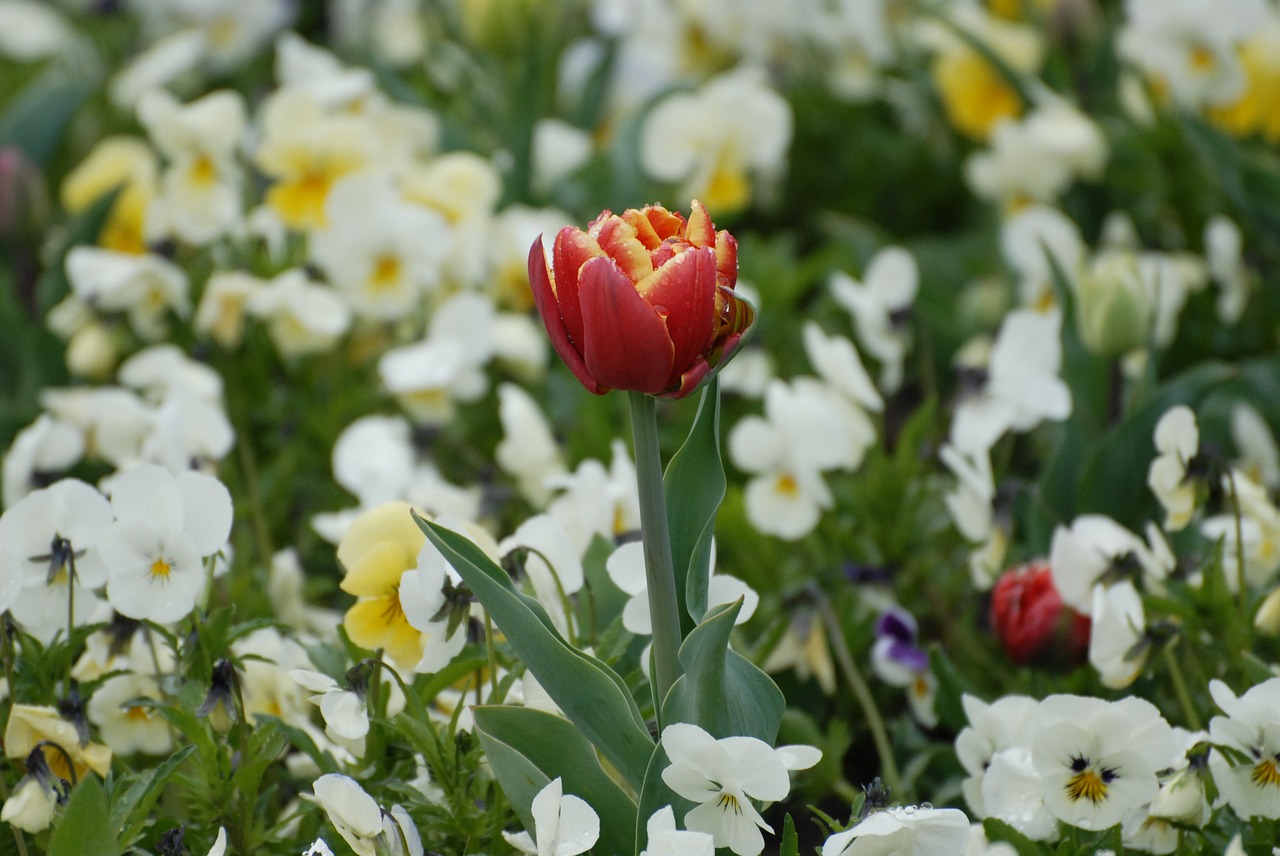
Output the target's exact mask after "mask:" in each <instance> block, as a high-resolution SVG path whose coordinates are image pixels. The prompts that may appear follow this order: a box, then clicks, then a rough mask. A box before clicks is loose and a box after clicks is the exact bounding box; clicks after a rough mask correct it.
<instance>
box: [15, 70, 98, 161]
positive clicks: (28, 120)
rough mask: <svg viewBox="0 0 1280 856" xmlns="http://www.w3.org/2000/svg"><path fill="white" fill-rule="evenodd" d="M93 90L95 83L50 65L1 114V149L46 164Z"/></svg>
mask: <svg viewBox="0 0 1280 856" xmlns="http://www.w3.org/2000/svg"><path fill="white" fill-rule="evenodd" d="M93 91H94V83H93V81H91V80H89V79H88V78H87V77H84V76H75V75H72V74H69V73H68V72H67V71H66V69H64V68H60V67H57V66H51V67H50V68H49V69H48V70H47V71H46V72H44V73H43V74H41V75H40V76H39V77H37V78H36V79H35V80H32V81H31V82H30V83H29V84H27V86H26V88H24V89H23V90H22V92H20V93H19V94H18V95H17V97H15V98H13V99H12V100H11V101H9V103H8V104H7V105H6V106H5V110H4V112H3V113H0V147H3V146H10V145H12V146H17V147H18V148H20V149H22V151H23V152H24V153H25V154H26V156H27V157H29V158H31V160H32V161H34V162H35V163H37V164H39V165H40V166H46V165H48V163H49V161H50V160H51V159H52V158H53V155H54V153H55V152H56V151H57V149H58V146H59V145H61V143H62V138H63V135H64V133H65V132H66V129H67V126H68V125H69V124H70V123H71V120H72V119H73V118H74V117H75V114H76V113H77V112H79V110H80V108H81V106H83V105H84V103H85V102H86V101H87V100H88V99H89V96H91V95H92V94H93Z"/></svg>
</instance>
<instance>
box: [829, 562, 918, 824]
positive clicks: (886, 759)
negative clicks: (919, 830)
mask: <svg viewBox="0 0 1280 856" xmlns="http://www.w3.org/2000/svg"><path fill="white" fill-rule="evenodd" d="M810 591H811V593H812V595H813V599H814V602H815V603H816V604H817V606H818V611H819V612H820V613H822V623H823V624H825V625H826V628H827V638H828V639H829V640H830V642H831V647H832V650H833V651H834V652H835V655H836V664H837V665H839V667H840V671H841V672H843V673H844V679H845V680H846V681H848V682H849V686H850V687H851V688H852V689H853V696H854V698H856V699H857V700H858V706H859V707H861V708H862V715H863V716H865V717H866V718H867V726H868V727H869V728H870V729H871V739H872V741H873V742H874V743H875V744H876V753H877V754H878V755H879V756H880V772H881V774H882V775H883V776H884V781H885V784H886V785H888V786H889V792H890V793H891V794H894V795H896V797H897V798H898V799H902V798H903V796H904V789H903V786H902V774H901V773H899V772H898V762H897V761H895V760H894V758H893V746H892V744H890V742H889V730H888V729H887V728H885V724H884V717H883V716H881V715H880V708H879V707H878V706H877V705H876V700H875V696H873V695H872V694H871V687H869V686H868V685H867V682H866V680H865V679H864V678H863V677H862V672H861V671H859V670H858V664H857V663H856V662H855V661H854V659H853V654H852V653H851V652H850V651H849V643H848V642H847V641H845V638H844V629H843V628H842V627H841V626H840V619H839V618H837V617H836V613H835V610H833V609H832V608H831V604H830V602H829V601H828V600H827V596H826V595H825V594H823V593H822V592H821V591H820V590H818V588H817V587H816V586H814V587H811V589H810Z"/></svg>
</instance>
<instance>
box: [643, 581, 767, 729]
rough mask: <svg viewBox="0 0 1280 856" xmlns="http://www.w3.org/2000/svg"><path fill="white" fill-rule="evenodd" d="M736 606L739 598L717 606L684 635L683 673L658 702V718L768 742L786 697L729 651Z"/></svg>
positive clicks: (763, 676) (750, 664)
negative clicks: (659, 706)
mask: <svg viewBox="0 0 1280 856" xmlns="http://www.w3.org/2000/svg"><path fill="white" fill-rule="evenodd" d="M741 608H742V599H741V598H739V599H738V600H737V601H735V602H734V603H731V604H728V605H726V606H723V607H719V608H717V609H716V610H715V611H713V612H712V613H710V614H709V615H708V616H707V617H706V618H705V619H704V620H703V622H702V623H701V624H699V625H698V626H697V627H695V628H694V629H693V632H691V633H690V634H689V635H688V637H687V638H686V639H685V640H684V644H683V645H681V646H680V664H681V665H682V666H683V667H684V674H683V675H681V676H680V677H679V678H678V679H677V680H676V682H675V684H673V685H672V687H671V692H670V693H669V694H668V695H667V698H666V701H665V702H664V703H663V705H662V721H663V722H667V723H670V722H689V723H692V724H694V725H697V726H700V727H702V728H704V729H706V731H707V732H708V733H710V734H711V735H712V736H714V737H717V738H720V737H731V736H734V735H741V736H746V737H756V738H759V739H760V740H763V741H764V742H766V743H768V744H769V745H770V746H772V745H773V741H774V739H775V738H776V737H777V736H778V725H779V724H780V723H781V722H782V713H783V711H784V710H785V709H786V701H785V699H784V698H783V696H782V691H781V690H779V689H778V685H777V684H775V683H774V682H773V679H772V678H770V677H769V676H768V675H766V674H765V673H764V672H762V671H761V670H760V668H759V667H758V666H756V665H755V664H754V663H752V662H751V661H750V660H747V659H746V658H744V657H742V656H740V655H739V654H736V653H734V652H733V651H731V650H729V634H730V633H731V632H732V631H733V623H734V620H735V619H736V618H737V617H738V611H739V610H740V609H741Z"/></svg>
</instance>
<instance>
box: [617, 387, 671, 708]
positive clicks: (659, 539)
mask: <svg viewBox="0 0 1280 856" xmlns="http://www.w3.org/2000/svg"><path fill="white" fill-rule="evenodd" d="M628 395H629V396H630V400H631V434H632V439H633V440H634V442H635V456H636V481H637V482H638V484H639V487H640V530H641V534H642V535H643V537H644V570H645V579H646V580H647V581H648V586H649V618H650V620H651V621H652V622H653V672H652V675H651V683H652V685H653V707H654V713H655V716H656V717H657V719H658V727H659V728H661V727H662V724H663V723H662V702H663V700H664V699H666V697H667V693H668V692H669V691H670V690H671V685H672V684H674V683H675V682H676V678H678V677H680V658H679V652H680V605H679V603H678V601H677V600H676V574H675V564H674V562H673V561H672V559H671V532H670V530H669V529H668V526H667V500H666V496H665V494H664V493H663V486H662V456H661V454H660V452H659V449H658V406H657V400H656V399H654V398H653V397H652V396H649V395H645V394H644V393H642V392H631V393H628Z"/></svg>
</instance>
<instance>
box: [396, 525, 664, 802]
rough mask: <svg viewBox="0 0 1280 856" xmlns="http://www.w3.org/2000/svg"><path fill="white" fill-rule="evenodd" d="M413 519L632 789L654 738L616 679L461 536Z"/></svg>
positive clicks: (637, 784)
mask: <svg viewBox="0 0 1280 856" xmlns="http://www.w3.org/2000/svg"><path fill="white" fill-rule="evenodd" d="M414 519H415V520H417V522H418V525H419V526H420V527H421V528H422V531H423V532H425V533H426V535H427V538H429V539H430V540H431V542H432V543H433V544H435V546H436V548H437V549H439V550H440V552H441V553H442V554H443V555H444V557H445V560H446V561H448V562H449V564H450V565H452V566H453V568H454V570H456V571H457V572H458V574H459V575H460V576H461V577H462V579H463V580H465V581H466V583H467V585H468V586H469V587H470V588H471V591H472V592H473V593H474V594H475V596H476V597H477V598H478V599H479V600H480V602H481V603H482V604H483V605H484V608H485V609H486V610H488V611H489V615H490V616H492V618H493V621H494V623H495V624H497V625H498V629H499V630H501V631H502V633H503V635H505V636H506V637H507V639H508V641H510V643H511V645H512V647H513V648H515V650H516V653H517V654H519V655H520V658H521V659H522V660H523V661H524V664H525V665H526V666H527V667H528V668H529V671H530V672H532V673H533V676H534V677H535V678H537V679H538V683H540V684H541V685H542V687H543V689H545V690H546V691H547V694H548V695H550V696H551V698H552V700H553V701H555V703H556V704H557V705H559V707H560V709H561V710H563V711H564V713H565V716H567V717H568V718H569V719H570V720H571V721H572V722H573V723H574V724H575V725H577V726H578V728H580V729H582V733H583V734H584V735H585V736H586V738H587V739H588V740H589V741H591V743H592V745H594V746H595V747H596V748H597V749H599V750H600V752H601V753H603V754H604V756H605V757H606V758H607V759H608V760H609V763H611V764H613V766H614V767H615V768H616V769H617V770H618V772H619V773H621V774H622V777H623V778H624V779H625V780H626V781H627V782H628V783H629V784H630V785H631V786H632V787H634V788H635V789H636V790H637V791H638V790H639V789H640V786H641V783H643V781H644V771H645V767H646V765H647V764H648V762H649V756H650V755H651V754H652V752H653V740H652V738H650V736H649V730H648V729H647V728H646V727H645V724H644V719H643V717H641V715H640V710H639V708H637V707H636V703H635V700H634V699H633V698H632V697H631V694H630V693H629V692H628V691H627V688H626V685H625V684H624V683H623V682H622V679H621V678H620V677H618V675H616V674H615V673H614V672H613V671H612V670H611V669H610V668H609V667H608V666H606V665H605V664H604V663H601V662H600V661H599V660H596V659H595V658H593V657H588V656H587V655H586V654H583V653H582V652H581V651H578V650H577V649H576V648H574V647H573V646H571V645H569V644H568V643H567V642H565V641H564V639H562V638H561V637H560V634H558V633H557V632H556V631H555V629H554V628H553V627H552V626H551V621H550V619H549V618H548V617H547V615H546V612H545V610H543V609H542V608H541V607H540V606H539V605H538V604H537V601H533V600H532V599H531V598H526V597H524V596H523V595H521V594H520V593H519V592H517V591H516V590H515V587H514V586H513V585H512V584H511V578H510V577H508V576H507V573H506V572H505V571H503V570H502V568H500V567H498V566H497V565H495V564H494V563H493V562H492V561H491V560H490V559H489V557H488V556H486V555H485V553H484V551H483V550H481V549H480V548H479V547H477V546H476V545H475V544H473V543H471V541H469V540H468V539H467V538H466V537H465V536H462V535H459V534H458V533H456V532H452V531H450V530H448V529H445V528H444V527H442V526H438V525H436V524H434V523H432V522H431V521H428V520H423V519H422V518H420V517H418V516H417V515H415V516H414Z"/></svg>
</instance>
